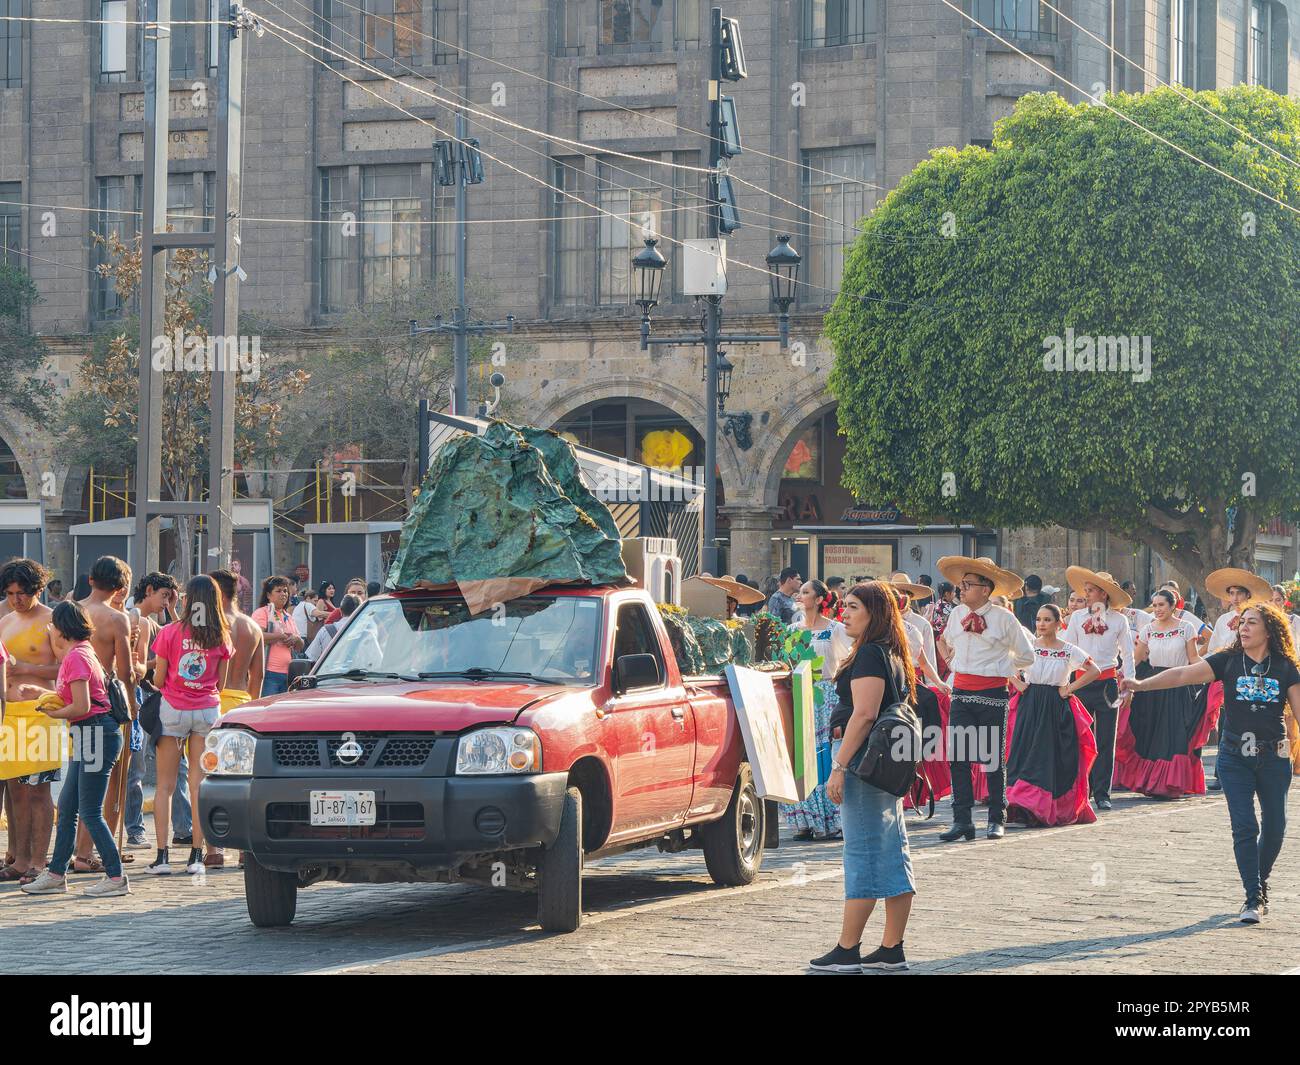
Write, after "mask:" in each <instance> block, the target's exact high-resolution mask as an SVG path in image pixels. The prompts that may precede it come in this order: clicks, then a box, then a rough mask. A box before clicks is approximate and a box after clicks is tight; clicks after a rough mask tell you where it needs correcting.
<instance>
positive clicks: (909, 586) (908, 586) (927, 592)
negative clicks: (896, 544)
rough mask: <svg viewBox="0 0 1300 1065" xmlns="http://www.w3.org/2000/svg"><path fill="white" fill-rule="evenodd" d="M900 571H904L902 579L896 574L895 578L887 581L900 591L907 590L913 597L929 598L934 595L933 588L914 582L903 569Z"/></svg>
mask: <svg viewBox="0 0 1300 1065" xmlns="http://www.w3.org/2000/svg"><path fill="white" fill-rule="evenodd" d="M899 573H902V576H903V579H902V580H899V579H898V575H897V574H895V575H894V577H893V579H891V580H889V581H886V582H885V583H886V584H889V585H890V586H892V587H894V588H897V589H898V590H899V591H900V592H906V593H907V594H908V595H910V596H911V597H912V598H913V599H929V598H930V596H932V595H934V589H933V588H927V587H926V586H925V585H924V584H913V583H912V582H911V581H910V580H907V574H906V573H903V572H902V570H899Z"/></svg>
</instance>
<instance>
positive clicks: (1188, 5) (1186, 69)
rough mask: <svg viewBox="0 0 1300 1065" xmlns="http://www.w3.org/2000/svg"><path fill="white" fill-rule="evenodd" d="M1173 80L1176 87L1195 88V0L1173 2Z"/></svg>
mask: <svg viewBox="0 0 1300 1065" xmlns="http://www.w3.org/2000/svg"><path fill="white" fill-rule="evenodd" d="M1173 5H1174V7H1173V19H1174V27H1173V28H1174V40H1173V57H1172V58H1173V68H1174V69H1173V75H1174V76H1173V78H1172V79H1171V80H1172V81H1173V82H1175V83H1176V84H1178V85H1185V86H1186V87H1187V88H1189V89H1194V88H1196V23H1197V10H1196V8H1197V0H1173Z"/></svg>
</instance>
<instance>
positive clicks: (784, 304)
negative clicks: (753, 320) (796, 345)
mask: <svg viewBox="0 0 1300 1065" xmlns="http://www.w3.org/2000/svg"><path fill="white" fill-rule="evenodd" d="M801 262H803V256H801V255H800V254H799V253H798V252H797V251H795V250H794V249H793V248H792V247H790V235H789V234H788V233H782V234H781V235H780V236H779V237H777V238H776V247H774V248H773V249H772V250H771V251H770V252H768V253H767V270H768V274H769V278H768V280H769V282H770V283H771V288H772V302H773V304H775V305H776V309H777V311H779V312H780V315H781V318H780V325H781V347H782V348H785V347H788V346H789V343H790V305H791V304H792V303H794V299H795V286H796V285H798V283H799V264H800V263H801Z"/></svg>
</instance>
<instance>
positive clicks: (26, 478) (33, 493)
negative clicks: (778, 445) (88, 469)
mask: <svg viewBox="0 0 1300 1065" xmlns="http://www.w3.org/2000/svg"><path fill="white" fill-rule="evenodd" d="M35 431H36V427H35V426H32V425H31V424H30V423H28V422H27V419H25V418H21V419H20V418H16V417H15V416H14V415H13V414H12V413H11V412H9V411H5V410H3V409H0V439H2V440H3V441H4V443H5V444H6V445H7V446H8V447H9V450H10V451H11V452H12V453H13V456H14V460H15V461H16V462H17V463H18V469H19V472H21V473H22V475H23V487H24V488H25V489H26V492H27V494H26V498H27V499H33V500H34V499H40V498H41V485H42V483H43V482H44V478H43V477H42V474H44V473H47V472H50V473H54V474H55V477H56V486H57V477H58V475H59V473H60V472H61V471H60V470H58V469H57V468H56V467H55V466H54V464H53V462H52V461H51V456H50V455H49V449H48V448H46V447H43V446H41V445H39V444H37V445H33V444H32V443H31V440H32V438H33V436H34V435H35Z"/></svg>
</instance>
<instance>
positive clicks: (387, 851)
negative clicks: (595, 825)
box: [198, 773, 568, 872]
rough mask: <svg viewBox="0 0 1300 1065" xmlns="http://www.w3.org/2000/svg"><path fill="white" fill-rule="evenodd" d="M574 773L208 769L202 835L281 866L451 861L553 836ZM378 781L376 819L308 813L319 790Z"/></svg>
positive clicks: (443, 864)
mask: <svg viewBox="0 0 1300 1065" xmlns="http://www.w3.org/2000/svg"><path fill="white" fill-rule="evenodd" d="M567 787H568V776H567V774H565V773H536V774H529V775H527V776H518V777H506V776H499V777H498V776H492V777H394V776H381V775H376V776H373V777H371V776H351V775H349V776H348V778H347V780H346V782H345V781H343V780H340V779H339V778H338V776H337V775H335V776H326V775H321V776H319V777H312V776H294V777H269V778H267V777H220V776H209V777H206V778H205V779H204V781H203V785H202V787H201V789H200V792H199V804H198V805H199V816H200V818H201V821H200V823H201V824H202V826H203V835H204V837H205V838H206V839H208V840H209V841H210V842H212V843H213V844H215V845H216V846H218V847H222V848H232V849H233V848H238V849H240V850H244V851H250V852H251V853H252V854H253V857H255V858H256V859H257V861H258V862H259V864H261V865H263V866H265V867H266V868H268V869H277V870H281V871H284V872H296V871H299V870H308V869H317V868H321V867H343V866H349V867H353V866H369V865H374V866H389V865H391V866H393V867H395V868H402V867H406V868H414V869H420V870H452V869H456V868H457V867H459V866H460V865H463V864H464V863H466V862H467V861H470V860H471V859H473V858H475V857H477V856H481V855H487V854H497V853H501V852H503V851H511V850H521V849H526V848H530V847H538V846H549V845H550V844H552V843H554V842H555V837H556V835H557V834H558V833H559V830H560V817H561V814H562V812H563V809H564V799H565V792H566V789H567ZM341 789H346V790H347V791H373V792H374V793H375V804H376V823H375V825H373V826H356V827H317V826H313V825H312V824H311V823H310V812H309V810H310V798H311V792H312V791H338V790H341Z"/></svg>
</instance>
